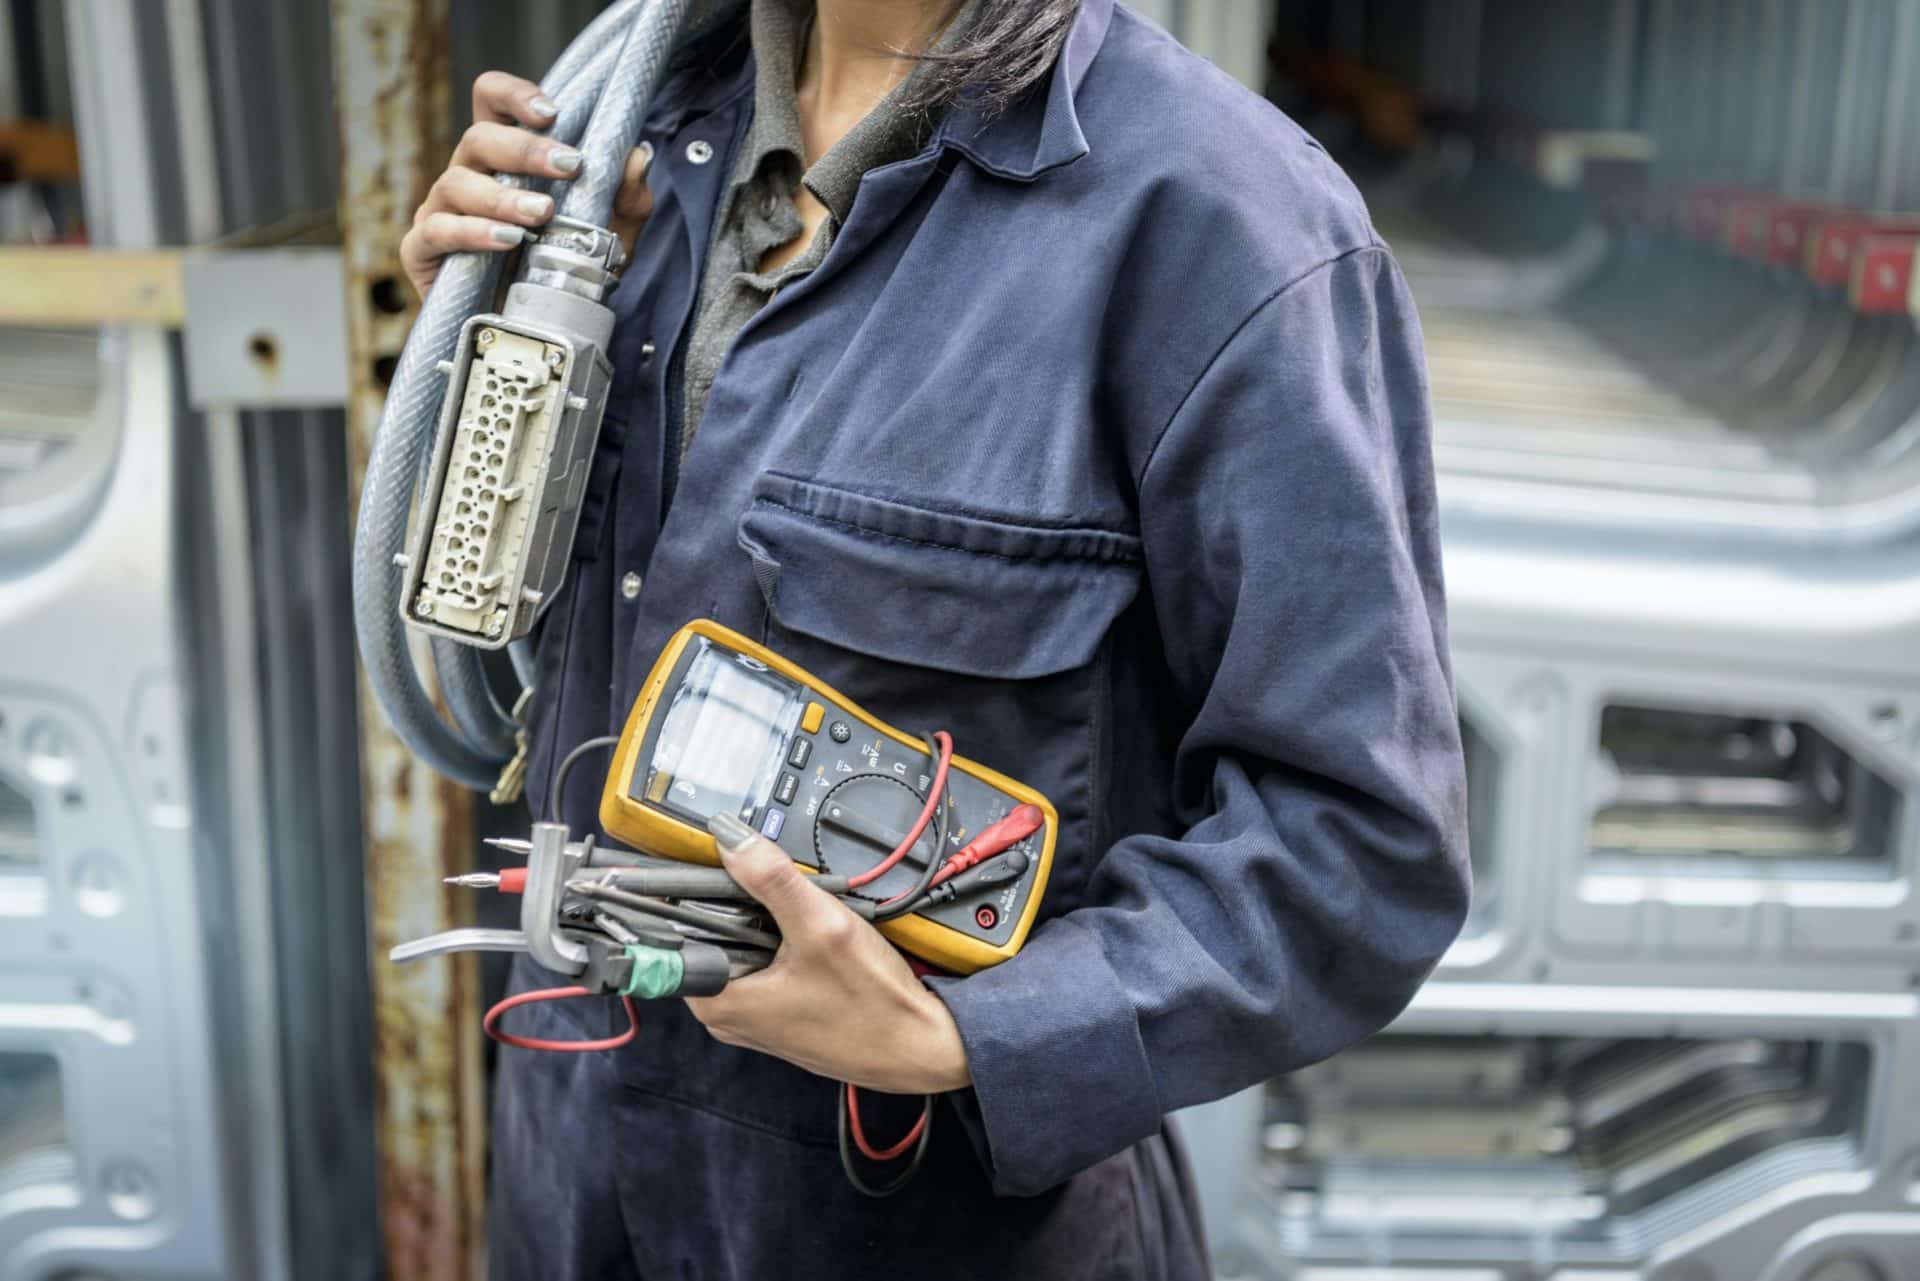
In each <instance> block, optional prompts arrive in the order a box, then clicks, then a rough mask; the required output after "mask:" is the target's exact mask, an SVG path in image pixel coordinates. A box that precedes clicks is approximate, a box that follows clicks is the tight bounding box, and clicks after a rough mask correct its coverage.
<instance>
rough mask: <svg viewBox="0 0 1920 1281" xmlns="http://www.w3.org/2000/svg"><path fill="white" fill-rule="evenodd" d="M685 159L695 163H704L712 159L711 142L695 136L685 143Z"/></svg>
mask: <svg viewBox="0 0 1920 1281" xmlns="http://www.w3.org/2000/svg"><path fill="white" fill-rule="evenodd" d="M687 159H688V160H691V161H692V162H693V163H694V164H696V165H704V164H706V163H707V161H709V160H711V159H713V144H712V143H710V142H708V141H707V140H706V139H705V138H695V139H694V140H693V141H692V142H690V143H688V144H687Z"/></svg>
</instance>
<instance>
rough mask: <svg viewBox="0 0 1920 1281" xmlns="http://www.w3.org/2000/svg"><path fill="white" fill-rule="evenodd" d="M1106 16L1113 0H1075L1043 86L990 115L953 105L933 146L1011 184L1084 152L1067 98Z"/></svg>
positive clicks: (1095, 48) (1096, 48) (1101, 35)
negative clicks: (950, 150)
mask: <svg viewBox="0 0 1920 1281" xmlns="http://www.w3.org/2000/svg"><path fill="white" fill-rule="evenodd" d="M1112 18H1113V0H1081V4H1080V12H1079V13H1078V14H1077V15H1076V16H1075V18H1074V20H1073V29H1072V30H1071V31H1070V32H1068V33H1067V42H1066V44H1065V45H1064V46H1062V47H1061V50H1060V57H1059V60H1058V61H1056V62H1055V63H1054V66H1053V72H1052V75H1051V76H1050V77H1049V78H1048V80H1047V83H1046V84H1045V86H1044V87H1043V88H1041V89H1039V90H1037V91H1035V92H1033V93H1030V94H1028V95H1027V96H1026V97H1025V98H1022V99H1021V100H1020V101H1019V102H1017V103H1015V104H1014V105H1013V106H1011V107H1009V108H1008V109H1007V110H1005V111H1004V112H1002V113H1000V114H999V115H996V116H992V117H988V116H986V115H985V114H984V113H983V112H982V111H981V110H980V109H979V108H978V107H969V106H964V105H963V106H961V107H959V108H958V109H956V110H955V111H954V112H953V114H952V115H950V116H948V117H947V119H946V121H945V122H944V123H943V124H942V125H941V126H940V129H939V131H938V132H936V133H935V134H934V145H935V147H936V148H939V147H943V146H944V147H951V148H953V149H954V150H955V151H958V152H959V153H960V154H961V155H963V156H965V157H966V158H967V159H969V160H971V161H972V162H973V163H974V164H975V165H977V166H979V167H980V168H981V169H984V170H986V171H987V172H988V173H991V174H994V175H996V176H998V177H1001V178H1009V179H1012V180H1013V181H1015V182H1031V181H1033V180H1034V179H1035V178H1038V177H1039V176H1040V175H1041V174H1043V173H1046V172H1047V171H1048V170H1049V169H1057V168H1059V167H1061V166H1062V165H1070V164H1072V163H1073V162H1074V161H1076V160H1078V159H1080V157H1082V156H1084V155H1086V154H1087V151H1088V147H1087V136H1086V134H1084V133H1083V132H1081V129H1080V117H1079V114H1078V113H1077V112H1076V111H1075V110H1074V101H1073V100H1074V96H1075V95H1076V94H1077V93H1078V92H1079V91H1080V82H1081V81H1083V80H1085V79H1086V76H1087V68H1088V67H1090V66H1091V65H1092V64H1093V59H1094V57H1095V55H1097V54H1098V53H1099V52H1100V46H1101V44H1102V43H1103V42H1104V41H1105V40H1106V37H1107V25H1108V23H1109V22H1110V21H1112Z"/></svg>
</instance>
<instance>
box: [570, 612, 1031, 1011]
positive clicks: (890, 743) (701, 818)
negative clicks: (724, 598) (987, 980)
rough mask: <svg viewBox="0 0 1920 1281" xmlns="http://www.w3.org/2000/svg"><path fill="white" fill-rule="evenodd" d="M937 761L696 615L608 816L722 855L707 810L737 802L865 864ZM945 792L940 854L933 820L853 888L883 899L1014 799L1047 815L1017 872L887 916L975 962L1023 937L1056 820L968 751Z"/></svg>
mask: <svg viewBox="0 0 1920 1281" xmlns="http://www.w3.org/2000/svg"><path fill="white" fill-rule="evenodd" d="M934 767H935V761H934V758H933V756H932V754H931V753H930V752H929V751H928V748H927V745H926V744H925V743H924V742H922V741H920V740H918V739H916V738H914V737H913V736H911V735H909V734H904V733H902V732H901V731H899V730H897V729H894V728H893V727H892V726H890V725H888V724H886V723H885V722H883V721H881V720H879V719H878V718H877V717H875V716H873V715H871V714H870V713H868V712H866V711H865V710H863V709H862V708H861V707H860V706H859V705H857V704H856V703H854V702H853V701H852V700H851V699H848V698H846V697H845V696H844V695H842V694H840V693H838V692H837V691H835V690H833V689H832V688H830V687H828V686H827V685H825V684H824V683H822V682H821V681H819V680H817V679H815V678H814V677H813V676H810V675H809V674H808V673H807V672H805V671H804V670H802V669H801V668H800V667H798V666H796V665H795V664H793V663H791V662H788V661H787V660H786V659H784V658H782V657H780V655H778V654H775V653H774V652H773V651H771V650H769V649H767V648H766V647H765V646H763V645H758V644H755V643H754V642H753V641H750V640H748V639H747V638H746V637H744V636H742V635H740V634H739V633H737V632H734V631H732V630H730V629H728V628H725V627H722V626H721V625H720V624H718V623H715V622H712V621H709V620H707V619H700V620H698V621H696V622H692V623H689V624H687V626H685V627H683V628H681V629H680V630H679V631H678V632H676V633H675V634H674V637H673V639H672V640H671V641H670V642H669V643H668V645H667V647H666V649H665V650H664V651H663V652H662V653H661V655H660V658H659V660H658V661H657V662H655V663H654V665H653V671H652V672H651V673H649V674H648V676H647V681H646V684H645V685H644V686H642V687H641V690H640V695H639V697H638V698H636V699H635V700H634V704H633V710H632V712H631V713H629V714H628V716H627V724H626V728H625V729H624V730H623V731H622V732H621V735H620V743H619V746H617V747H616V748H615V749H614V758H613V768H612V769H611V770H610V771H609V772H608V774H607V784H606V790H605V791H604V792H602V794H601V797H600V823H601V826H602V827H604V828H605V829H606V830H607V832H608V834H609V835H612V836H614V837H617V838H618V839H620V840H622V841H625V842H626V843H628V844H629V845H631V846H633V847H634V848H635V849H638V850H641V851H643V852H645V853H649V854H658V855H663V856H665V857H668V858H675V859H680V860H683V861H686V862H693V863H707V864H717V863H719V861H720V856H719V850H718V848H717V847H716V846H715V845H714V840H713V837H712V835H711V834H709V832H708V831H707V821H708V820H709V819H710V818H712V817H713V816H714V815H715V814H720V813H731V814H734V815H737V816H738V817H739V818H740V819H741V820H742V821H744V822H746V823H748V824H749V825H751V826H752V827H753V828H754V829H755V830H757V831H758V832H760V833H761V834H762V835H763V836H765V837H767V838H768V839H770V840H772V841H773V842H774V843H775V844H777V845H779V846H780V847H781V848H782V849H783V850H785V851H786V852H787V854H788V855H789V856H790V857H792V859H793V860H794V862H796V863H798V864H799V865H800V866H801V867H803V868H805V869H808V870H810V871H814V872H819V873H824V874H830V875H835V876H850V877H857V876H859V875H860V874H861V873H863V872H866V871H868V870H870V869H871V868H873V867H875V866H877V865H878V864H880V863H881V862H882V861H884V860H885V859H886V857H887V856H888V855H889V854H891V853H892V852H893V850H894V849H895V848H896V847H897V846H898V845H899V844H901V843H902V842H903V841H904V840H905V838H906V835H907V833H908V832H909V831H911V830H912V827H913V825H914V823H915V821H916V820H917V819H918V818H919V816H920V814H921V813H922V812H923V811H924V810H925V808H926V803H927V797H928V795H929V792H930V789H931V787H932V785H933V781H934V774H935V768H934ZM941 803H942V804H943V805H944V806H945V807H946V810H947V829H948V830H947V848H946V849H945V850H944V851H941V852H939V853H938V854H936V853H935V850H934V842H935V839H936V832H935V825H934V824H931V823H930V824H928V825H927V827H926V829H925V830H924V831H923V832H922V833H921V836H920V838H919V840H918V841H916V842H915V844H914V845H913V846H912V847H911V848H910V849H909V851H908V854H907V856H906V857H905V858H903V859H902V860H901V861H900V862H899V863H897V864H896V865H895V866H893V867H892V868H890V869H888V870H887V871H886V872H885V873H883V874H882V875H881V876H880V877H878V878H877V879H875V880H874V881H872V882H871V883H870V884H867V885H864V886H862V887H861V888H860V889H859V890H858V891H856V893H858V894H859V895H861V896H862V897H866V898H870V899H872V900H873V901H875V902H876V903H878V902H884V901H885V900H887V899H889V898H891V897H893V896H894V895H898V894H904V893H905V892H907V891H908V890H910V889H911V888H912V887H913V886H914V885H915V884H916V883H917V882H918V881H920V880H921V878H922V874H923V873H924V872H925V870H926V866H927V860H928V859H930V858H938V859H939V860H941V861H942V862H943V863H944V861H945V860H946V859H947V858H948V857H950V856H951V855H952V854H954V853H955V852H956V851H958V850H961V849H962V848H963V847H965V845H966V843H967V841H968V840H969V839H970V837H972V836H974V835H975V834H977V833H979V832H980V831H982V830H983V829H985V828H987V827H989V826H990V825H992V824H994V823H997V822H1000V821H1001V820H1003V819H1006V818H1007V817H1008V816H1009V815H1011V814H1013V812H1014V810H1015V807H1017V806H1022V805H1034V806H1037V807H1039V809H1040V811H1041V813H1042V815H1044V821H1043V822H1042V823H1041V824H1040V826H1039V827H1038V828H1037V829H1036V830H1034V831H1032V832H1031V834H1029V835H1027V836H1025V837H1023V838H1022V839H1021V840H1020V841H1019V842H1018V843H1016V844H1015V845H1014V846H1013V847H1012V848H1010V849H1009V850H1008V851H1007V853H1006V854H1004V855H1002V856H1001V859H1002V860H1005V861H1004V862H1000V863H999V866H1000V867H1001V868H1002V869H1010V868H1019V869H1021V870H1020V871H1019V872H1018V874H1017V875H1013V874H1010V873H1007V872H1005V871H1003V873H1002V874H1001V875H999V876H997V877H996V878H995V879H994V881H993V882H992V883H991V884H984V885H980V886H978V887H977V888H974V889H972V890H970V891H968V892H962V893H959V894H957V895H955V896H954V897H952V898H951V900H950V901H946V902H941V903H936V904H931V905H928V906H926V907H923V908H921V909H919V910H917V911H915V912H913V913H911V914H909V915H906V916H901V917H898V918H896V919H894V920H891V921H886V922H883V923H882V924H881V925H880V931H881V933H883V934H885V935H886V936H887V937H888V938H889V939H891V940H892V941H893V942H894V943H895V944H897V945H898V946H899V947H900V948H901V949H902V950H904V951H907V952H910V953H912V954H913V955H915V956H917V957H920V958H921V959H922V960H924V961H927V962H929V963H930V964H933V965H937V966H939V967H940V968H942V969H945V970H950V971H952V972H954V973H958V974H968V973H972V972H973V971H975V970H979V969H984V968H986V967H987V966H990V965H995V964H998V963H999V962H1001V961H1004V960H1006V959H1007V958H1008V957H1010V956H1012V955H1013V954H1014V953H1015V952H1017V951H1019V950H1020V945H1021V944H1022V943H1024V942H1026V938H1027V932H1028V930H1030V929H1031V928H1032V926H1033V918H1034V914H1035V912H1036V911H1037V910H1038V909H1039V906H1040V896H1041V894H1043V893H1044V892H1045V890H1046V886H1047V873H1048V871H1049V870H1050V869H1051V867H1052V864H1053V849H1054V841H1055V838H1056V836H1057V834H1058V832H1059V827H1060V819H1059V815H1058V813H1057V812H1056V811H1055V810H1054V808H1053V805H1052V804H1051V803H1050V802H1049V801H1048V800H1047V798H1046V797H1044V796H1042V795H1040V793H1038V792H1036V791H1034V790H1033V789H1032V788H1030V787H1026V786H1024V785H1022V784H1020V783H1017V782H1015V781H1014V780H1012V779H1010V778H1008V777H1006V776H1005V775H1003V774H999V773H996V772H995V771H993V770H990V769H988V768H987V767H986V766H984V765H981V764H978V763H977V762H974V761H970V760H967V759H965V758H963V757H961V756H959V755H957V754H956V755H955V756H954V757H953V758H952V762H951V764H950V765H949V767H948V774H947V786H946V792H945V796H944V797H943V798H942V801H941ZM1028 814H1029V816H1030V811H1029V812H1028ZM1029 821H1031V820H1030V818H1029ZM955 884H956V885H961V884H963V882H961V881H959V880H956V881H955Z"/></svg>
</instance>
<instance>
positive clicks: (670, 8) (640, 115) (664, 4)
mask: <svg viewBox="0 0 1920 1281" xmlns="http://www.w3.org/2000/svg"><path fill="white" fill-rule="evenodd" d="M691 2H692V0H650V3H648V5H647V6H646V8H644V9H642V10H640V12H639V13H638V14H636V15H635V17H634V20H633V22H632V23H631V24H629V26H628V27H627V38H626V42H625V43H624V44H623V45H622V46H621V49H620V56H619V58H618V60H617V61H616V63H615V65H614V68H613V73H612V75H610V76H609V77H608V79H607V84H606V88H605V89H603V90H602V91H601V94H600V103H599V105H597V106H596V107H595V108H594V111H593V118H592V120H590V121H589V122H588V124H587V131H586V133H585V134H584V135H582V136H581V139H580V153H581V156H582V157H583V161H582V166H581V171H580V176H579V177H578V178H576V179H574V180H573V182H572V184H570V185H569V186H568V188H567V193H566V195H565V196H564V197H562V199H561V201H560V213H561V214H562V215H564V216H566V217H568V218H577V219H579V220H580V221H582V222H590V223H592V224H593V225H594V226H596V227H604V226H606V225H607V222H608V220H609V218H611V216H612V214H613V198H614V195H615V193H616V192H618V191H619V189H620V177H621V175H622V174H623V173H624V172H625V170H626V164H627V154H628V153H629V152H631V151H632V150H633V147H634V144H635V143H636V142H637V141H638V140H639V137H640V126H641V124H642V123H643V122H644V121H645V120H646V114H647V104H648V103H649V102H650V101H651V100H652V98H653V94H654V90H656V89H657V88H659V86H660V83H661V81H662V80H664V79H665V78H666V72H667V66H668V64H669V63H670V62H671V61H672V54H673V43H674V37H675V35H676V33H678V32H679V31H680V29H681V27H682V25H683V23H684V20H685V19H686V17H687V13H688V9H689V8H690V6H691Z"/></svg>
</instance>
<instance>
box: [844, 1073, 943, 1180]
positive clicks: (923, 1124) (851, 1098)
mask: <svg viewBox="0 0 1920 1281" xmlns="http://www.w3.org/2000/svg"><path fill="white" fill-rule="evenodd" d="M926 1128H927V1114H926V1112H925V1111H924V1110H923V1111H922V1112H921V1113H920V1119H919V1120H917V1121H915V1122H914V1123H913V1128H912V1129H911V1130H908V1131H907V1137H906V1138H904V1139H902V1140H900V1141H899V1142H898V1143H896V1144H894V1145H893V1146H892V1147H890V1148H875V1147H873V1146H871V1145H870V1144H868V1142H867V1132H866V1131H865V1130H864V1129H862V1128H861V1125H860V1091H858V1090H856V1089H854V1088H853V1087H852V1086H851V1085H849V1086H848V1087H847V1129H849V1130H850V1131H852V1132H853V1146H855V1147H856V1148H859V1149H860V1155H861V1156H863V1157H865V1158H867V1160H869V1161H891V1160H893V1159H894V1158H895V1157H897V1156H900V1155H901V1154H902V1153H904V1152H906V1150H907V1149H908V1148H910V1147H912V1146H913V1145H914V1144H915V1143H918V1142H919V1141H920V1132H921V1131H922V1130H924V1129H926Z"/></svg>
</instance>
